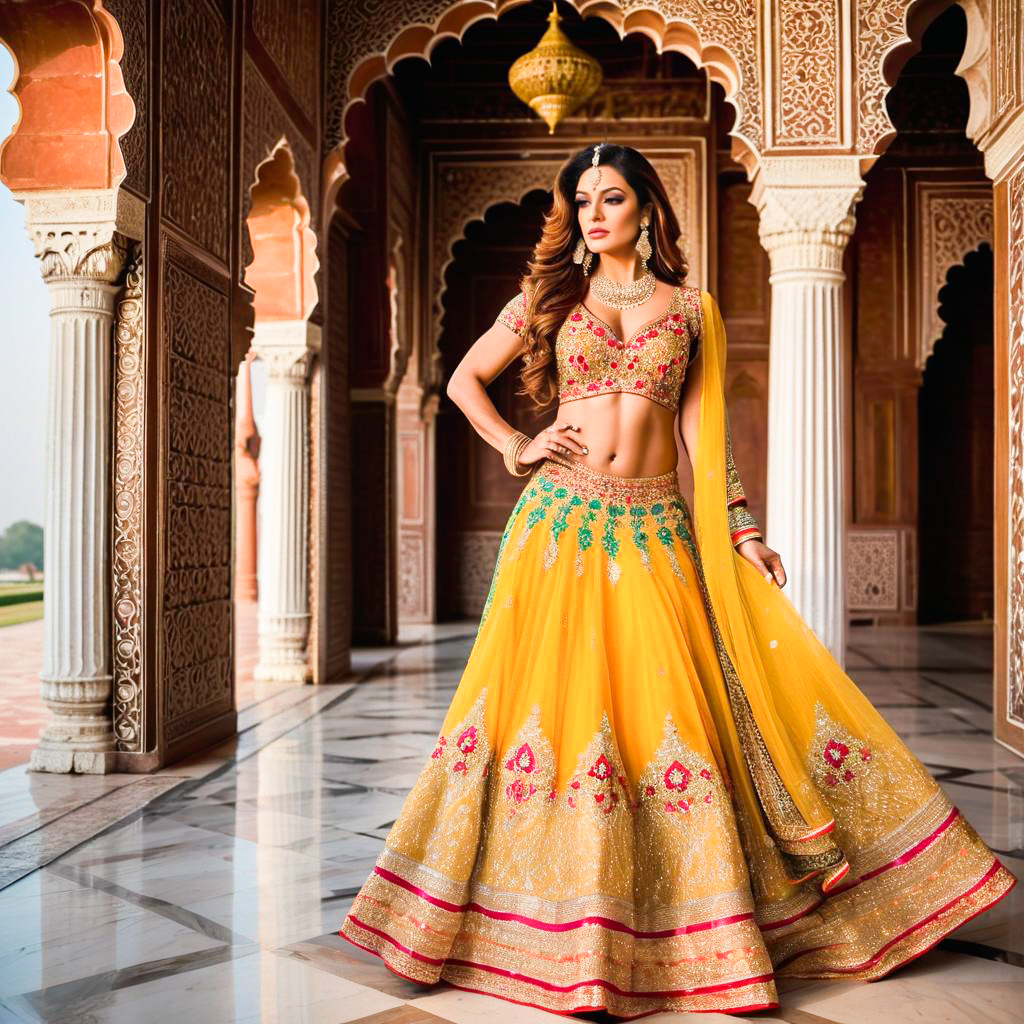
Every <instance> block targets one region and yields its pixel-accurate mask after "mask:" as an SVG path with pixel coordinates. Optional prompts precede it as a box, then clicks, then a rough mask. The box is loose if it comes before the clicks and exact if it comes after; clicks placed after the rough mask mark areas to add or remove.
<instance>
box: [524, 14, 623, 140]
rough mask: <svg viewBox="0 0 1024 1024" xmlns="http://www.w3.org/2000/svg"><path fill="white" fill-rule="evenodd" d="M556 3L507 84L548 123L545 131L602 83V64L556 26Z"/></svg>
mask: <svg viewBox="0 0 1024 1024" xmlns="http://www.w3.org/2000/svg"><path fill="white" fill-rule="evenodd" d="M559 20H560V19H559V17H558V2H557V0H555V2H554V3H553V4H552V5H551V13H550V14H549V15H548V22H549V27H548V30H547V31H546V32H545V33H544V35H543V36H541V39H540V42H539V43H537V45H536V46H535V47H534V48H533V49H532V50H530V51H529V53H524V54H523V55H522V57H520V58H519V59H518V60H517V61H516V62H515V63H514V64H513V65H512V67H510V68H509V70H508V84H509V85H510V86H511V87H512V91H513V92H514V93H515V94H516V95H517V96H518V97H519V98H520V99H521V100H522V101H523V102H524V103H525V104H527V105H528V106H529V107H530V109H531V110H532V111H533V112H534V113H535V114H538V115H539V116H540V117H541V118H543V119H544V121H546V122H547V126H548V134H549V135H553V134H554V131H555V125H557V124H558V122H559V121H561V120H562V118H563V117H568V115H569V114H571V113H572V112H573V111H574V110H576V109H577V108H578V107H579V106H580V104H581V103H584V102H585V101H586V100H588V99H590V97H591V96H593V95H594V93H595V92H597V90H598V87H599V86H600V85H601V80H602V78H603V75H602V74H601V65H600V64H598V62H597V61H596V60H594V58H593V57H591V56H590V54H589V53H585V52H584V51H583V50H581V49H580V48H579V47H578V46H575V45H574V44H573V42H572V40H571V39H570V38H569V37H568V36H567V35H566V34H565V33H564V32H563V31H562V30H561V29H560V28H559V26H558V23H559Z"/></svg>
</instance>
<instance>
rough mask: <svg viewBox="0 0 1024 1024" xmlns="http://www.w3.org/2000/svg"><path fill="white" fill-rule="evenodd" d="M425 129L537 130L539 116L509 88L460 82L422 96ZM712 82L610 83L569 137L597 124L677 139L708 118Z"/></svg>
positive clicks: (569, 122) (568, 124)
mask: <svg viewBox="0 0 1024 1024" xmlns="http://www.w3.org/2000/svg"><path fill="white" fill-rule="evenodd" d="M419 100H420V108H421V110H422V115H421V116H420V118H419V121H420V123H421V124H438V123H444V122H451V121H455V122H465V121H476V122H479V123H483V124H488V123H490V124H494V123H501V124H511V123H515V124H516V125H531V126H532V125H533V124H535V123H536V121H537V118H536V115H535V114H533V113H532V112H531V111H530V110H529V108H528V107H526V106H524V105H523V103H522V102H521V101H520V100H519V99H517V98H516V96H515V94H514V93H513V92H512V91H511V90H510V89H509V88H508V86H507V85H505V86H500V85H481V84H479V83H476V82H473V83H467V84H465V85H463V86H462V87H460V86H459V83H457V82H444V83H443V84H438V85H429V86H427V87H426V88H424V90H423V92H422V93H421V94H420V97H419ZM707 108H708V89H707V82H706V81H705V80H704V79H703V76H702V77H701V78H694V79H687V80H680V81H675V82H673V81H670V80H667V79H663V78H658V79H652V80H648V79H643V78H637V79H632V78H626V79H615V80H614V82H605V84H604V85H602V87H601V88H600V89H599V90H598V92H596V93H595V94H594V95H593V96H592V97H591V98H590V99H589V100H587V101H586V102H585V103H583V105H582V106H580V107H578V108H577V110H576V112H575V113H574V114H571V115H570V116H569V117H566V118H564V119H563V120H562V122H561V124H562V126H563V129H564V130H565V131H566V133H567V134H569V133H572V132H577V133H581V134H582V133H583V132H584V131H590V130H592V129H594V128H596V126H595V124H594V122H596V121H615V122H620V124H619V125H617V129H618V128H619V127H621V122H623V121H642V122H644V124H643V130H644V132H645V134H648V135H678V134H679V131H680V123H681V122H685V121H693V120H703V119H704V118H706V117H707Z"/></svg>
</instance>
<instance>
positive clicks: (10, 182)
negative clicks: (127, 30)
mask: <svg viewBox="0 0 1024 1024" xmlns="http://www.w3.org/2000/svg"><path fill="white" fill-rule="evenodd" d="M0 37H2V38H3V40H4V44H5V45H6V47H7V48H8V50H10V52H11V54H12V55H13V57H14V61H15V78H14V81H13V82H12V83H11V84H10V85H9V86H8V91H10V92H11V93H12V95H14V97H15V100H16V101H17V103H18V108H19V117H18V120H17V122H16V123H15V125H14V127H13V129H12V130H11V134H10V135H8V137H7V138H6V139H5V140H4V141H3V142H2V143H0V180H2V181H3V182H4V183H5V184H6V185H7V186H8V187H9V188H11V189H12V190H14V191H33V190H41V189H114V188H117V187H118V186H119V185H120V184H121V182H122V181H123V180H124V178H125V175H126V169H125V163H124V157H123V155H122V153H121V146H120V142H119V140H120V139H121V137H122V136H123V135H124V134H125V133H126V132H127V131H128V130H129V129H130V128H131V126H132V124H133V123H134V121H135V103H134V101H133V100H132V98H131V96H130V95H129V94H128V92H127V90H126V89H125V84H124V78H123V76H122V74H121V67H120V60H121V57H122V55H123V54H124V39H123V37H122V35H121V29H120V27H119V26H118V24H117V21H116V19H115V18H114V16H113V15H112V14H111V13H110V12H109V11H107V10H105V9H104V7H103V3H102V0H58V2H53V3H50V4H47V5H35V4H0ZM69 97H72V99H70V100H69Z"/></svg>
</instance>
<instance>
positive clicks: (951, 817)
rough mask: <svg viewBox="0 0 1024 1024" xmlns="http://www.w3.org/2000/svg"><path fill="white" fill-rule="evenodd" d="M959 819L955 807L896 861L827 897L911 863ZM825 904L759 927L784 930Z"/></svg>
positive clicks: (818, 903) (841, 887) (870, 872)
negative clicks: (931, 831) (929, 832)
mask: <svg viewBox="0 0 1024 1024" xmlns="http://www.w3.org/2000/svg"><path fill="white" fill-rule="evenodd" d="M958 817H960V811H959V809H958V808H956V807H954V808H953V809H952V810H951V811H950V812H949V814H948V815H946V817H945V819H944V820H943V822H942V824H941V825H939V827H938V828H937V829H936V830H935V831H934V832H933V833H932V834H931V835H930V836H925V838H924V839H922V840H920V841H919V842H917V843H915V844H914V845H913V846H912V847H910V849H909V850H906V851H905V852H904V853H901V854H900V855H899V856H898V857H897V858H896V859H895V860H891V861H889V863H888V864H883V865H881V867H877V868H872V870H871V871H867V872H865V873H864V874H863V875H860V876H859V877H857V878H855V879H853V880H852V881H850V882H847V883H846V884H845V885H841V886H839V887H838V888H833V889H830V890H829V891H828V893H827V896H838V895H839V894H840V893H843V892H848V891H849V890H850V889H853V888H854V887H855V886H858V885H860V884H861V882H866V881H867V880H868V879H869V878H874V877H875V876H876V875H880V874H882V872H883V871H889V870H890V869H892V868H895V867H899V866H900V865H901V864H906V863H909V862H910V861H912V860H913V859H914V858H915V857H916V856H917V855H918V854H919V853H922V852H923V851H924V850H925V849H927V848H928V847H929V846H931V844H932V843H934V842H935V840H936V839H938V838H939V836H941V835H942V833H943V832H945V831H946V829H947V828H949V827H950V825H952V824H953V822H954V821H956V819H957V818H958ZM823 903H825V900H824V899H822V900H818V902H817V903H815V904H813V905H812V906H810V907H808V908H807V909H806V910H801V911H800V912H799V913H797V914H794V915H793V916H792V917H787V918H785V919H784V920H782V921H770V922H768V923H767V924H762V925H759V926H758V927H759V928H760V929H761V931H762V932H769V931H772V930H773V929H775V928H782V927H783V926H785V925H787V924H793V922H794V921H799V920H800V918H802V917H806V916H807V915H808V914H813V913H814V911H815V910H817V909H818V908H819V907H820V906H821V905H822V904H823Z"/></svg>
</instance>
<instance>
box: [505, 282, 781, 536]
mask: <svg viewBox="0 0 1024 1024" xmlns="http://www.w3.org/2000/svg"><path fill="white" fill-rule="evenodd" d="M700 295H701V292H700V289H699V288H690V287H681V286H677V287H676V288H675V289H674V291H673V292H672V299H671V301H670V302H669V304H668V308H667V309H666V310H665V311H664V312H663V313H662V314H661V315H660V316H657V317H655V318H654V319H653V320H651V321H649V322H648V323H646V324H644V325H643V326H642V327H641V328H639V329H638V330H637V331H635V332H634V333H633V334H632V336H631V337H629V338H628V339H626V340H625V341H623V340H622V339H620V338H619V337H618V336H617V335H616V333H615V331H614V330H613V329H612V328H611V327H610V326H609V325H608V324H607V323H605V322H604V321H603V320H602V319H601V318H600V317H598V316H595V315H594V314H593V313H591V312H590V311H589V310H588V309H587V308H586V307H585V306H584V305H583V303H577V304H576V306H575V307H573V309H572V310H571V311H570V313H569V315H568V316H567V317H566V318H565V320H564V321H562V325H561V327H560V328H559V329H558V334H557V335H556V338H555V362H556V368H557V375H558V398H559V401H560V402H571V401H575V400H576V399H580V398H590V397H591V396H593V395H603V394H610V393H614V392H627V393H629V394H635V395H640V396H642V397H643V398H647V399H649V400H650V401H652V402H655V403H657V404H658V405H661V406H664V407H665V408H667V409H671V410H672V411H673V413H675V412H677V411H678V409H679V403H680V401H681V398H682V385H683V380H684V378H685V376H686V369H687V367H688V366H689V365H690V363H691V362H692V361H693V359H694V358H695V356H696V354H697V346H698V343H699V341H700V334H701V317H702V313H701V299H700ZM527 311H528V302H527V297H526V294H525V293H524V292H519V294H518V295H515V296H514V297H513V298H511V299H509V301H508V302H507V303H506V304H505V307H504V308H503V309H502V311H501V312H500V313H499V314H498V317H497V322H498V323H500V324H504V325H505V326H506V327H507V328H509V330H511V331H514V332H515V333H516V334H518V335H519V337H520V338H522V337H523V336H524V335H525V334H526V317H527ZM725 450H726V472H727V481H728V503H729V528H730V530H731V532H732V540H733V544H739V543H740V542H741V541H744V540H750V539H751V538H752V537H760V536H761V531H760V529H759V528H758V525H757V521H756V520H755V519H754V517H753V515H752V514H751V512H750V510H749V509H748V507H747V499H746V495H745V494H744V492H743V485H742V483H741V482H740V476H739V473H738V472H737V471H736V465H735V463H734V461H733V456H732V442H731V438H730V436H729V428H728V422H727V423H726V445H725Z"/></svg>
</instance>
